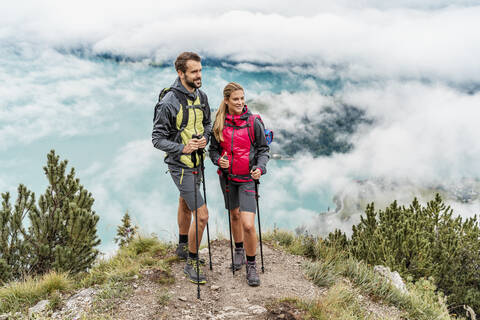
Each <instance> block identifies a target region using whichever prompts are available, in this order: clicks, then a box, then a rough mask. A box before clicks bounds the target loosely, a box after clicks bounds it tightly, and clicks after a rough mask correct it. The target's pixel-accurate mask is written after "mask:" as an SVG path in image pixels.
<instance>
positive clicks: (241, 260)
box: [233, 248, 245, 271]
mask: <svg viewBox="0 0 480 320" xmlns="http://www.w3.org/2000/svg"><path fill="white" fill-rule="evenodd" d="M244 264H245V249H244V248H235V252H234V253H233V267H234V268H235V271H237V270H240V269H241V268H242V266H243V265H244Z"/></svg>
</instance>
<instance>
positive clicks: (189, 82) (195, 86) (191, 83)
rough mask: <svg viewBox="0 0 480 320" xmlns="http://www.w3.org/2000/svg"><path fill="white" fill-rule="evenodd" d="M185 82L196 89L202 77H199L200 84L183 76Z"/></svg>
mask: <svg viewBox="0 0 480 320" xmlns="http://www.w3.org/2000/svg"><path fill="white" fill-rule="evenodd" d="M185 83H186V84H188V86H190V87H192V88H195V89H198V88H200V87H201V86H202V79H200V84H199V85H196V84H195V82H194V81H190V79H187V78H186V77H185Z"/></svg>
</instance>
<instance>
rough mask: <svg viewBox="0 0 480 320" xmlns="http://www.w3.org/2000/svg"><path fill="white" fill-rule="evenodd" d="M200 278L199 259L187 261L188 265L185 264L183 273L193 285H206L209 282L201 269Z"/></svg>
mask: <svg viewBox="0 0 480 320" xmlns="http://www.w3.org/2000/svg"><path fill="white" fill-rule="evenodd" d="M198 271H199V272H198V276H197V259H190V258H188V259H187V263H186V264H185V268H183V273H185V274H186V275H187V277H188V279H189V280H190V281H191V282H193V283H195V284H196V283H200V284H204V283H206V282H207V278H206V277H205V275H204V274H203V272H202V269H201V267H200V266H199V268H198Z"/></svg>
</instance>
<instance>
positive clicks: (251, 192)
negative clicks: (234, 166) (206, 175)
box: [219, 175, 257, 213]
mask: <svg viewBox="0 0 480 320" xmlns="http://www.w3.org/2000/svg"><path fill="white" fill-rule="evenodd" d="M219 177H220V186H221V188H222V192H223V199H224V200H225V209H229V208H230V210H232V209H235V208H238V207H240V211H248V212H253V213H256V211H257V203H256V200H255V182H253V181H250V182H235V181H231V180H230V181H229V182H228V190H229V192H228V196H227V192H225V178H224V176H223V175H220V176H219ZM228 198H230V205H229V203H228Z"/></svg>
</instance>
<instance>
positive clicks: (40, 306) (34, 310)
mask: <svg viewBox="0 0 480 320" xmlns="http://www.w3.org/2000/svg"><path fill="white" fill-rule="evenodd" d="M48 303H49V301H48V300H42V301H40V302H38V303H37V304H36V305H34V306H33V307H31V308H30V309H28V317H29V318H30V317H32V315H34V314H39V313H42V312H44V311H45V310H46V309H47V307H48Z"/></svg>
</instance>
